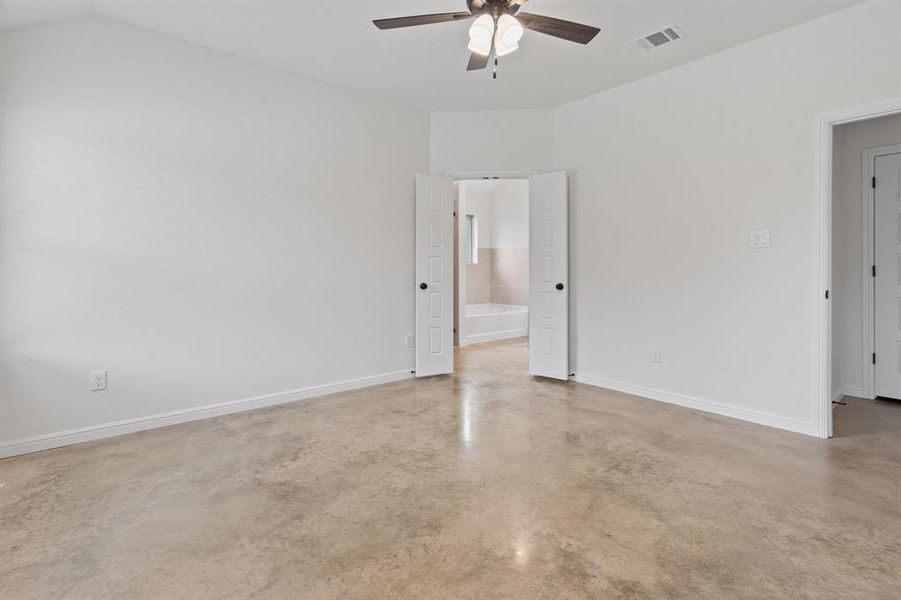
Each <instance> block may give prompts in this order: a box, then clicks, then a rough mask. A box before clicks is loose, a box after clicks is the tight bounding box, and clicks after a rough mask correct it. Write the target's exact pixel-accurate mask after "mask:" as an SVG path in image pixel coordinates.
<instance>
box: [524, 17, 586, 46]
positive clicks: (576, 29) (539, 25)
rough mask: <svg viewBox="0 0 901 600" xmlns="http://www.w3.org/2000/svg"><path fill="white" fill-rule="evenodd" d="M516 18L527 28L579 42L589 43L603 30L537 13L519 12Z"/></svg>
mask: <svg viewBox="0 0 901 600" xmlns="http://www.w3.org/2000/svg"><path fill="white" fill-rule="evenodd" d="M516 20H517V21H519V23H520V24H521V25H522V26H523V27H525V28H526V29H531V30H532V31H537V32H538V33H544V34H547V35H552V36H554V37H558V38H560V39H564V40H569V41H570V42H576V43H578V44H587V43H588V42H590V41H591V40H593V39H594V36H596V35H597V34H598V33H600V31H601V30H600V29H598V28H597V27H592V26H591V25H582V24H581V23H573V22H572V21H564V20H563V19H555V18H553V17H545V16H543V15H535V14H532V13H524V12H521V13H517V14H516Z"/></svg>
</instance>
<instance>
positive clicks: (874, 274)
mask: <svg viewBox="0 0 901 600" xmlns="http://www.w3.org/2000/svg"><path fill="white" fill-rule="evenodd" d="M873 277H876V265H873Z"/></svg>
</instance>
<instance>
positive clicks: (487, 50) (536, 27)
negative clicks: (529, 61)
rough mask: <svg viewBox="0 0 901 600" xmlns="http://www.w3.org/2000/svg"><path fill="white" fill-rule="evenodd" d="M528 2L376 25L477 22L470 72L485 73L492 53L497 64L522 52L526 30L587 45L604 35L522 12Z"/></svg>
mask: <svg viewBox="0 0 901 600" xmlns="http://www.w3.org/2000/svg"><path fill="white" fill-rule="evenodd" d="M525 2H526V0H466V8H467V9H468V10H467V11H466V12H451V13H437V14H431V15H416V16H412V17H395V18H393V19H376V20H374V21H373V23H374V24H375V26H376V27H378V28H379V29H396V28H398V27H413V26H414V25H429V24H431V23H446V22H448V21H462V20H465V19H475V21H474V22H473V24H472V25H471V26H470V28H469V46H468V48H469V51H470V55H469V64H468V65H467V67H466V70H467V71H475V70H477V69H484V68H485V67H486V66H488V60H489V58H490V57H491V54H492V53H493V54H494V56H495V60H496V59H497V57H498V56H504V55H506V54H510V53H511V52H513V51H514V50H516V49H517V48H519V40H520V39H521V38H522V35H523V32H524V29H530V30H532V31H537V32H538V33H544V34H547V35H551V36H554V37H557V38H560V39H564V40H569V41H571V42H576V43H578V44H587V43H588V42H590V41H591V40H593V39H594V36H596V35H597V34H598V33H599V32H600V31H601V30H600V29H598V28H597V27H592V26H590V25H582V24H581V23H573V22H572V21H564V20H563V19H555V18H553V17H545V16H542V15H535V14H532V13H527V12H519V9H520V8H521V7H522V5H523V4H524V3H525ZM495 64H496V63H495ZM495 75H496V74H495Z"/></svg>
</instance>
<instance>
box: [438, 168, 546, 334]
mask: <svg viewBox="0 0 901 600" xmlns="http://www.w3.org/2000/svg"><path fill="white" fill-rule="evenodd" d="M532 175H538V171H445V172H444V176H445V177H450V178H451V179H452V180H453V182H454V184H455V185H456V184H459V182H461V181H472V180H476V179H528V178H529V177H531V176H532ZM459 200H460V193H459V191H457V195H456V201H457V203H456V206H455V208H454V210H455V211H456V212H457V213H458V214H457V215H456V217H455V218H456V219H457V225H458V227H457V235H456V237H455V239H454V244H456V246H455V248H456V250H457V280H456V281H457V293H456V294H455V296H454V301H455V304H456V315H457V332H456V334H457V335H456V338H457V341H458V346H457V347H459V348H462V347H463V346H466V345H467V344H466V335H465V334H466V320H465V319H466V315H465V313H466V302H465V299H466V298H465V294H466V268H465V267H466V262H465V261H464V259H463V253H462V252H461V250H462V244H461V242H462V241H463V240H462V236H463V227H462V223H461V221H460V217H462V216H463V214H464V213H463V210H462V209H461V208H460V203H459Z"/></svg>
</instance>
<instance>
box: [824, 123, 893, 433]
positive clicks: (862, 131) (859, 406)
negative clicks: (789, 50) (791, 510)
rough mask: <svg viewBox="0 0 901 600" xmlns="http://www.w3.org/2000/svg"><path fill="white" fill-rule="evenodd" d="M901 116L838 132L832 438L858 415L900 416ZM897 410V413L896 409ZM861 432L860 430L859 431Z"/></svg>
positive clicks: (835, 147)
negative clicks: (877, 408) (881, 413)
mask: <svg viewBox="0 0 901 600" xmlns="http://www.w3.org/2000/svg"><path fill="white" fill-rule="evenodd" d="M899 227H901V113H897V114H893V115H888V116H881V117H877V118H872V119H867V120H862V121H857V122H853V123H847V124H842V125H838V126H836V127H835V129H834V131H833V196H832V232H831V233H832V274H831V275H832V277H831V279H832V290H831V299H832V344H831V369H832V373H831V380H832V400H833V402H835V403H836V406H838V407H839V408H840V410H836V411H835V412H834V418H835V420H836V424H835V433H834V435H837V436H839V435H842V434H843V433H844V432H846V431H847V430H848V427H847V426H846V425H847V423H842V421H843V420H848V419H851V420H853V419H854V413H856V412H859V411H861V410H864V409H866V410H868V411H872V410H876V409H875V408H870V407H869V404H871V403H873V402H874V401H876V402H877V403H879V405H880V408H879V410H881V411H883V412H886V411H888V412H889V413H891V412H893V411H896V410H898V411H901V402H899V400H901V313H899V307H901V230H899ZM893 405H895V406H893ZM859 425H860V424H859Z"/></svg>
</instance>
